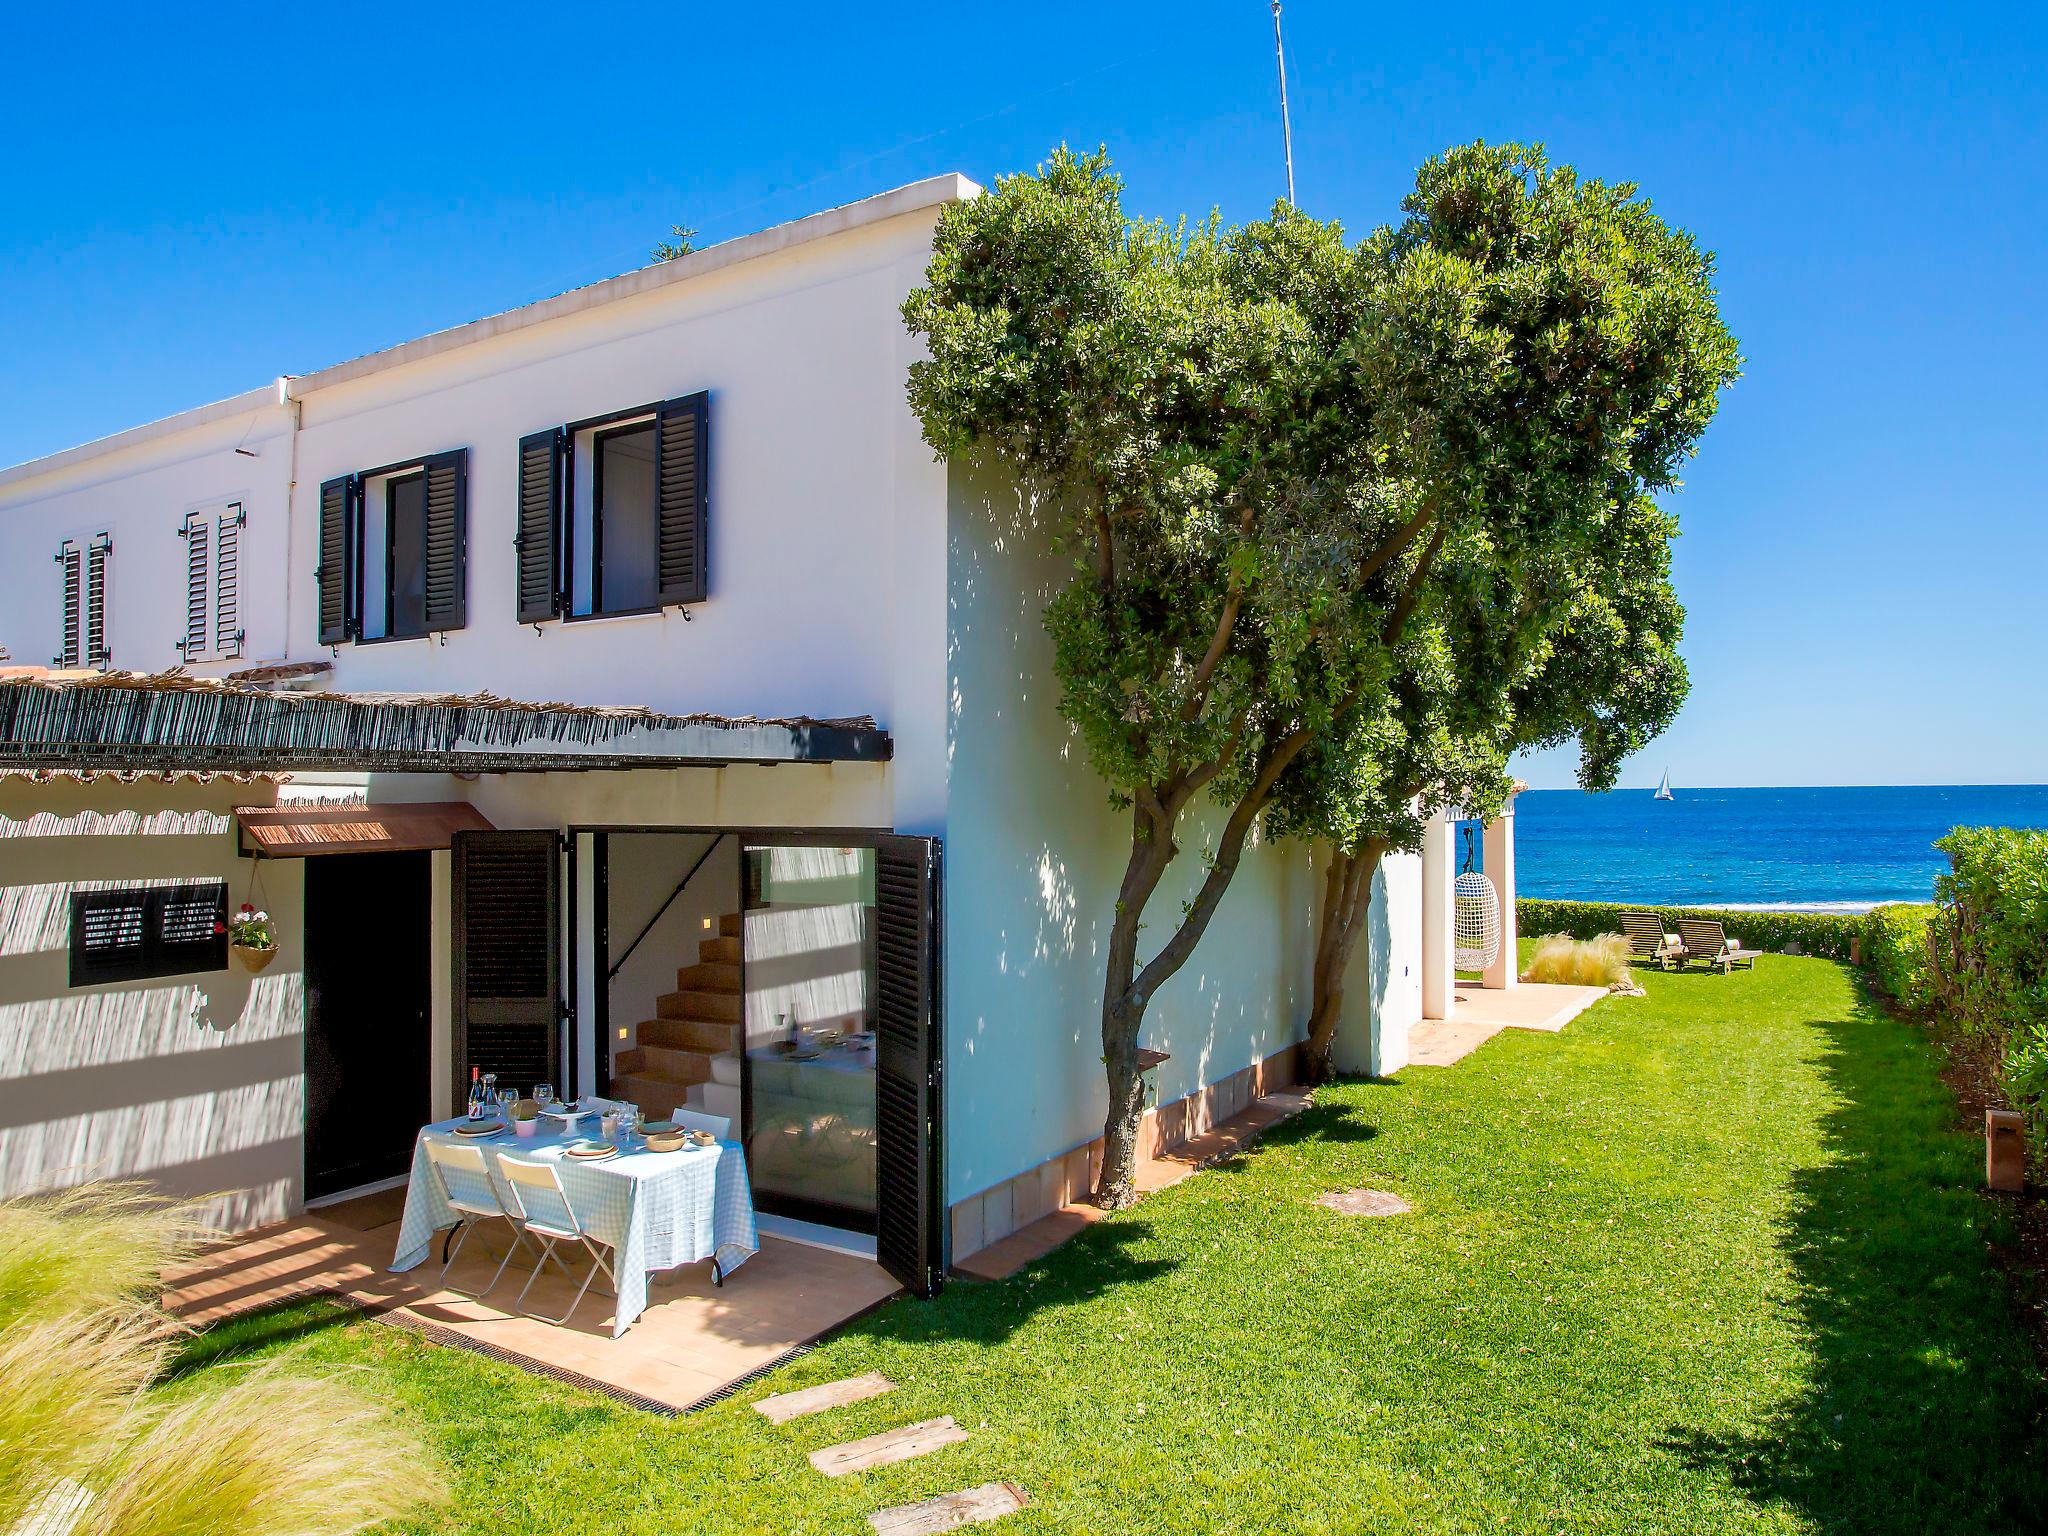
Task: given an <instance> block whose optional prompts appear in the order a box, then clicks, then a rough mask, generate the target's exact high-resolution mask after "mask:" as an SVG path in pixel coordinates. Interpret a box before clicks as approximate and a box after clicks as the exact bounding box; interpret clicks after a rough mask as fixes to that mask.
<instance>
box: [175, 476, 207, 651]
mask: <svg viewBox="0 0 2048 1536" xmlns="http://www.w3.org/2000/svg"><path fill="white" fill-rule="evenodd" d="M181 531H182V532H183V533H184V535H185V638H184V639H183V640H181V641H180V642H179V643H178V649H179V650H180V651H181V652H183V653H184V657H185V659H186V660H187V661H191V660H193V659H195V658H196V657H200V656H204V655H205V654H206V649H207V647H206V634H207V630H206V624H207V620H209V619H210V618H212V617H213V592H212V578H213V550H212V547H211V543H212V534H213V519H212V518H211V517H210V516H208V515H207V514H206V513H204V512H188V513H186V514H185V526H184V528H183V529H182V530H181Z"/></svg>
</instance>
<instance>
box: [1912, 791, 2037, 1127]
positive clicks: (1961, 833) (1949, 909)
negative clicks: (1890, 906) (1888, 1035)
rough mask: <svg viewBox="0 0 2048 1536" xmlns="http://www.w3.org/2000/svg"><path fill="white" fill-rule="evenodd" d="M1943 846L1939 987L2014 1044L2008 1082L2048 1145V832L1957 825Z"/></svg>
mask: <svg viewBox="0 0 2048 1536" xmlns="http://www.w3.org/2000/svg"><path fill="white" fill-rule="evenodd" d="M1935 846H1936V847H1937V848H1939V849H1941V851H1942V852H1943V853H1946V854H1947V855H1948V857H1949V868H1948V870H1947V871H1946V872H1945V873H1943V874H1942V875H1941V876H1940V877H1939V878H1937V879H1936V880H1935V882H1934V904H1935V912H1934V919H1933V922H1932V925H1931V946H1932V949H1933V963H1932V966H1931V980H1932V989H1933V993H1934V997H1935V1000H1936V1002H1937V1003H1938V1004H1939V1005H1940V1007H1941V1008H1942V1010H1943V1011H1944V1012H1945V1013H1947V1014H1948V1015H1949V1016H1950V1017H1952V1018H1953V1019H1954V1020H1955V1021H1956V1023H1957V1024H1958V1025H1960V1026H1961V1027H1962V1028H1963V1030H1964V1031H1966V1032H1967V1033H1970V1034H1975V1035H1979V1036H1985V1037H1988V1038H1990V1039H1993V1040H1997V1041H2000V1042H2002V1043H2003V1044H2004V1046H2005V1049H2006V1057H2005V1070H2004V1072H2003V1073H2002V1075H2001V1081H2002V1084H2003V1086H2004V1088H2005V1091H2006V1096H2007V1098H2008V1099H2009V1100H2010V1101H2011V1103H2012V1106H2013V1108H2015V1109H2017V1110H2019V1111H2020V1113H2021V1114H2022V1115H2024V1116H2025V1117H2026V1120H2027V1134H2028V1137H2029V1139H2030V1140H2032V1141H2033V1142H2034V1144H2035V1145H2036V1146H2048V1097H2044V1096H2043V1094H2042V1088H2043V1086H2044V1084H2043V1074H2042V1069H2041V1067H2040V1065H2039V1053H2040V1051H2041V1050H2042V1049H2043V1047H2042V1045H2041V1041H2042V1039H2043V1037H2044V1035H2048V832H2038V831H2030V830H2027V829H2024V828H2019V827H1957V828H1956V829H1955V830H1954V831H1952V832H1950V833H1949V835H1948V836H1947V837H1945V838H1943V839H1942V840H1941V841H1940V842H1939V843H1937V844H1935Z"/></svg>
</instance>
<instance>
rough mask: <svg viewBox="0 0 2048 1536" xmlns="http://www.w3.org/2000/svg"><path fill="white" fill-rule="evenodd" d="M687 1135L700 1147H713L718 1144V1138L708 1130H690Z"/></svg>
mask: <svg viewBox="0 0 2048 1536" xmlns="http://www.w3.org/2000/svg"><path fill="white" fill-rule="evenodd" d="M689 1136H690V1140H691V1141H692V1142H693V1143H695V1144H696V1145H697V1146H700V1147H715V1146H717V1145H718V1138H717V1137H716V1136H714V1135H712V1134H711V1133H710V1132H709V1131H691V1132H690V1133H689Z"/></svg>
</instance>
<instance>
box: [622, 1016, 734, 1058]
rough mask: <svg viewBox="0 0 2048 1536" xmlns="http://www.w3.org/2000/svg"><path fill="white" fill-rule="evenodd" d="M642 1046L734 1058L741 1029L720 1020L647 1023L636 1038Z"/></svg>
mask: <svg viewBox="0 0 2048 1536" xmlns="http://www.w3.org/2000/svg"><path fill="white" fill-rule="evenodd" d="M637 1038H638V1040H639V1041H640V1043H641V1044H642V1045H665V1046H667V1047H668V1048H669V1049H670V1050H674V1051H702V1052H703V1053H704V1054H705V1055H707V1056H731V1055H733V1054H735V1053H736V1052H737V1051H738V1050H739V1048H740V1026H739V1025H738V1024H736V1023H733V1024H728V1023H726V1022H725V1021H723V1020H720V1019H678V1018H667V1017H664V1018H659V1019H648V1020H646V1021H645V1022H643V1023H642V1024H641V1026H640V1033H639V1035H638V1036H637Z"/></svg>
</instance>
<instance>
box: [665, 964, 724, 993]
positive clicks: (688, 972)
mask: <svg viewBox="0 0 2048 1536" xmlns="http://www.w3.org/2000/svg"><path fill="white" fill-rule="evenodd" d="M676 985H677V986H678V987H681V988H682V989H683V990H684V991H686V992H735V993H736V992H738V991H739V989H740V965H739V962H738V961H737V960H702V961H699V962H698V963H697V964H695V965H686V966H684V967H683V968H682V969H681V970H679V971H677V972H676Z"/></svg>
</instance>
